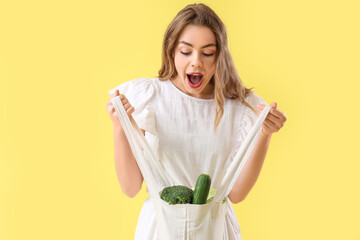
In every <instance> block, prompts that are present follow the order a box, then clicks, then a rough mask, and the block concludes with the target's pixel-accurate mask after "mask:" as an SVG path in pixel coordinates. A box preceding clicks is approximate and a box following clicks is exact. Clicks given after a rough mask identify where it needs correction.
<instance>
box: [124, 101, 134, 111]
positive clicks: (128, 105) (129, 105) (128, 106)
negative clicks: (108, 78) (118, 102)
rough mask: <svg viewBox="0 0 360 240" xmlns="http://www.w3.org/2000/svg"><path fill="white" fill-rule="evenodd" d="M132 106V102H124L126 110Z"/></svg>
mask: <svg viewBox="0 0 360 240" xmlns="http://www.w3.org/2000/svg"><path fill="white" fill-rule="evenodd" d="M130 107H132V106H131V104H130V103H126V104H124V108H125V110H126V111H127V110H128V109H129V108H130Z"/></svg>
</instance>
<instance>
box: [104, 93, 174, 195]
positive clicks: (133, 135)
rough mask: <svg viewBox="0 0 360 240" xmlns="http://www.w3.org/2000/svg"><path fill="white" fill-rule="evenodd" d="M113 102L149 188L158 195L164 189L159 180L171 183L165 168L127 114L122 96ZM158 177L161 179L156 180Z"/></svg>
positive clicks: (150, 191) (112, 100) (152, 193)
mask: <svg viewBox="0 0 360 240" xmlns="http://www.w3.org/2000/svg"><path fill="white" fill-rule="evenodd" d="M111 102H112V103H113V106H114V108H115V110H116V113H117V115H118V118H119V120H120V123H121V126H122V128H123V129H124V132H125V135H126V138H127V139H128V142H129V145H130V148H131V150H132V152H133V154H134V157H135V160H136V162H137V164H138V166H139V168H140V171H141V173H142V175H143V177H144V180H145V183H146V185H147V187H148V189H149V193H150V194H151V195H152V196H158V195H159V192H160V191H161V190H162V189H161V183H160V182H159V181H161V182H162V183H164V184H169V180H168V179H166V178H165V177H164V176H163V173H164V171H163V168H162V166H161V165H160V163H159V161H158V159H157V157H156V154H155V153H154V152H153V151H152V148H151V147H150V146H149V143H148V142H147V141H146V139H145V137H144V134H143V133H142V132H141V130H140V128H139V127H138V125H137V124H136V122H135V120H134V118H133V117H132V116H130V117H129V116H128V115H127V113H126V111H125V108H124V106H123V104H122V102H121V99H120V96H116V97H114V98H112V99H111ZM156 179H158V180H159V181H156Z"/></svg>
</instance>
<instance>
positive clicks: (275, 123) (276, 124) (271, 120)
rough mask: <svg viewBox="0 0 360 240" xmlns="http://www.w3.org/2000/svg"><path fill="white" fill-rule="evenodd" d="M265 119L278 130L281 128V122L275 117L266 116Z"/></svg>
mask: <svg viewBox="0 0 360 240" xmlns="http://www.w3.org/2000/svg"><path fill="white" fill-rule="evenodd" d="M266 119H267V120H269V121H270V122H272V123H273V124H274V125H275V126H276V127H278V128H279V129H280V128H281V127H282V120H281V119H279V118H277V117H275V116H274V115H272V114H268V115H267V117H266Z"/></svg>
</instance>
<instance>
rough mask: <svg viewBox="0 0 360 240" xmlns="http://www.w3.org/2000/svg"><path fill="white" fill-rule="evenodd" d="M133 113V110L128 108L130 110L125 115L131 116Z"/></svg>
mask: <svg viewBox="0 0 360 240" xmlns="http://www.w3.org/2000/svg"><path fill="white" fill-rule="evenodd" d="M133 112H135V108H134V107H130V108H129V109H128V110H127V111H126V113H127V115H128V116H131V114H133Z"/></svg>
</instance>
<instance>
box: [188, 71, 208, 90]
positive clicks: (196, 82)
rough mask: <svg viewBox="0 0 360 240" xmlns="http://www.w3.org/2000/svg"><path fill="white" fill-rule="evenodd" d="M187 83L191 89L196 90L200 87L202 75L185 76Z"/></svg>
mask: <svg viewBox="0 0 360 240" xmlns="http://www.w3.org/2000/svg"><path fill="white" fill-rule="evenodd" d="M186 76H187V80H188V83H189V85H190V87H192V88H198V87H200V86H201V83H202V80H203V77H204V75H202V74H186Z"/></svg>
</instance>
